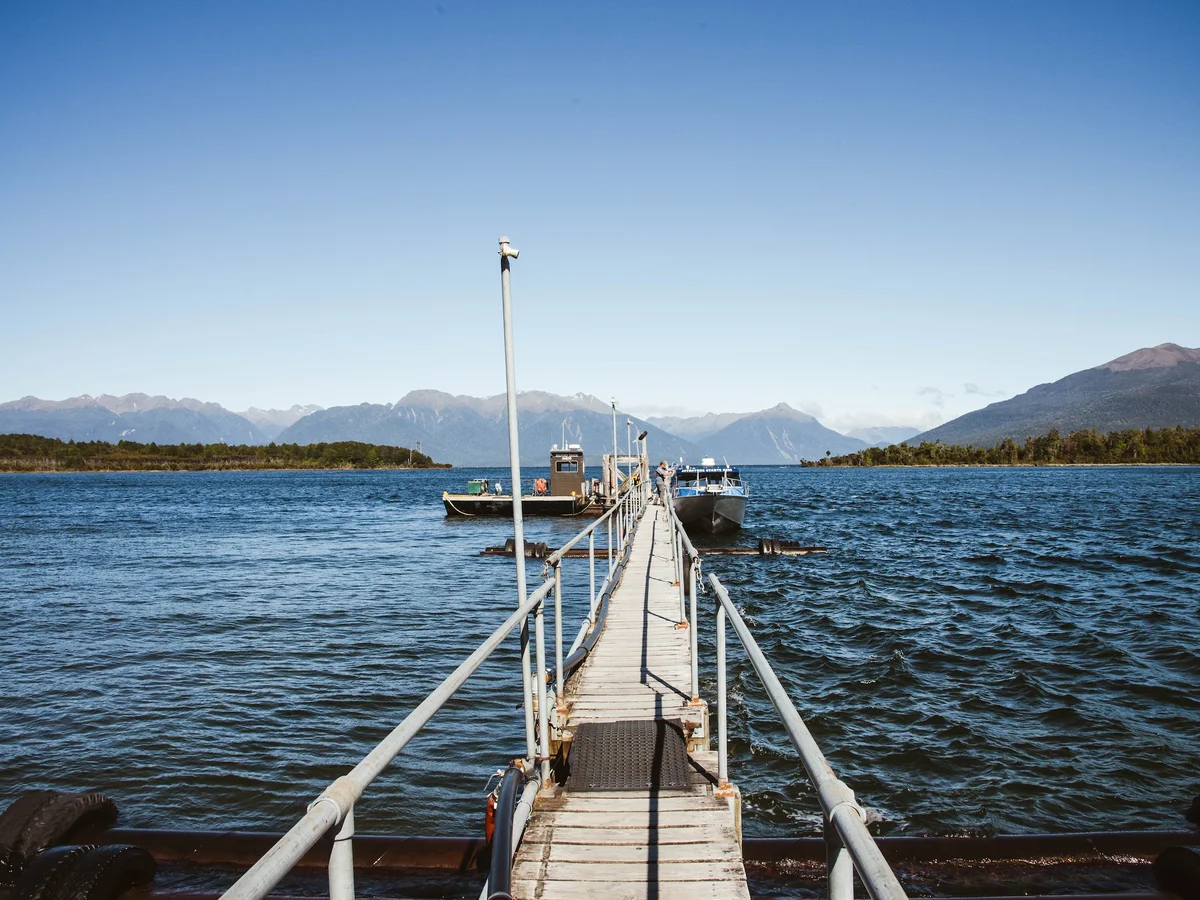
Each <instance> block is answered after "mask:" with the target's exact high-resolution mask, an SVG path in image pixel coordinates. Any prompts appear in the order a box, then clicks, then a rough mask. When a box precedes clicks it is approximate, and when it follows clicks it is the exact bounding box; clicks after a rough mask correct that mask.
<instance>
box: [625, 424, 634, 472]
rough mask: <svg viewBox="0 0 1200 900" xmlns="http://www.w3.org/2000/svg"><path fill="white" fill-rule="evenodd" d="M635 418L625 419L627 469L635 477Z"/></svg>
mask: <svg viewBox="0 0 1200 900" xmlns="http://www.w3.org/2000/svg"><path fill="white" fill-rule="evenodd" d="M632 457H633V419H626V420H625V470H626V472H627V473H628V477H629V478H632V477H633V458H632Z"/></svg>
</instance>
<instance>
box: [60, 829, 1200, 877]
mask: <svg viewBox="0 0 1200 900" xmlns="http://www.w3.org/2000/svg"><path fill="white" fill-rule="evenodd" d="M73 838H74V839H76V840H80V841H81V842H87V843H99V844H133V845H135V846H138V847H141V848H143V849H144V850H146V852H148V853H149V854H150V855H151V856H153V857H154V858H155V860H157V861H158V862H160V863H187V864H192V865H229V866H240V865H250V864H252V863H253V862H254V861H255V860H257V859H258V858H259V857H261V856H262V854H263V853H264V852H266V850H267V849H269V848H270V847H272V846H273V845H274V843H275V842H276V841H277V840H278V839H279V835H277V834H271V833H268V832H257V831H168V830H159V829H143V828H112V829H109V830H107V831H103V832H99V833H95V834H88V835H83V834H80V835H73ZM876 842H877V843H878V845H879V847H880V849H881V850H882V851H883V854H884V856H885V857H886V858H887V859H888V860H889V861H891V862H900V861H927V860H952V859H963V860H997V861H1003V860H1019V859H1053V858H1068V857H1070V858H1080V857H1105V856H1107V857H1114V856H1116V857H1121V856H1126V857H1136V858H1143V859H1149V858H1152V857H1154V856H1155V855H1157V854H1158V853H1160V852H1162V851H1163V850H1164V849H1166V848H1167V847H1171V846H1175V845H1188V846H1198V845H1200V832H1198V831H1195V830H1186V831H1101V832H1079V833H1068V834H1006V835H995V836H993V837H881V838H876ZM331 845H332V840H331V838H330V837H329V836H326V837H325V838H323V839H322V840H321V841H320V842H319V843H318V844H317V845H316V846H314V847H313V848H312V849H311V850H310V851H309V852H308V854H307V855H306V856H305V857H304V858H303V859H302V860H301V861H300V865H301V866H304V867H305V868H324V867H325V865H326V862H327V860H328V858H329V849H330V846H331ZM742 853H743V858H744V859H745V860H746V861H747V862H750V863H774V862H781V861H783V860H795V861H798V862H804V861H813V862H822V863H823V862H824V860H825V842H824V840H823V839H821V838H819V837H800V838H786V837H782V838H754V837H747V838H745V840H744V842H743V847H742ZM489 859H490V853H489V852H488V848H487V843H486V841H484V839H483V838H481V837H480V838H473V837H388V836H384V835H358V836H356V837H355V839H354V865H355V867H356V868H360V869H363V870H368V871H389V870H407V869H449V870H454V871H458V872H482V871H486V868H487V865H488V862H489Z"/></svg>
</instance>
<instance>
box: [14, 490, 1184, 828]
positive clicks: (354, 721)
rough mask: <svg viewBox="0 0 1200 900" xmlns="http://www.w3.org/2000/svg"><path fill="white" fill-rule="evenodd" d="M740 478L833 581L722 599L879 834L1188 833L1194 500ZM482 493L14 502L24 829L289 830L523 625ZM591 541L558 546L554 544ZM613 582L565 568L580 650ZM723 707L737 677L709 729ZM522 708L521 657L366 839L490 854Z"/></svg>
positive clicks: (726, 573) (467, 704)
mask: <svg viewBox="0 0 1200 900" xmlns="http://www.w3.org/2000/svg"><path fill="white" fill-rule="evenodd" d="M746 472H747V475H748V477H749V480H750V482H751V485H752V497H751V501H750V506H749V511H748V514H747V518H746V528H745V529H744V531H743V533H742V534H741V536H740V537H739V538H738V539H739V540H742V541H745V542H750V541H752V540H753V539H756V538H757V537H759V536H767V537H775V538H782V539H787V540H795V541H801V542H803V543H806V544H821V545H825V546H828V548H829V553H828V554H827V555H814V556H808V557H798V558H792V557H781V558H772V559H760V558H756V557H720V556H712V557H706V558H705V560H704V566H705V570H706V571H708V572H715V573H717V574H718V575H719V576H720V577H721V578H722V580H723V581H724V583H725V584H726V585H727V587H728V588H729V590H730V592H731V594H732V595H733V597H734V599H735V601H736V602H737V603H738V604H739V605H740V606H741V607H742V608H743V610H744V611H745V613H746V617H747V622H748V623H749V625H750V627H751V628H752V629H753V631H754V632H755V634H756V636H757V638H758V641H759V643H760V645H761V646H762V648H763V650H764V651H765V652H766V654H767V656H768V658H769V659H770V660H771V662H772V663H773V665H774V666H775V668H776V671H777V672H778V674H779V675H780V677H781V678H782V680H783V682H784V684H785V685H786V686H787V688H788V690H789V692H790V693H791V696H792V697H793V699H794V700H795V702H796V704H797V706H798V708H799V709H800V711H801V713H802V715H804V716H805V718H806V720H807V722H808V724H809V726H810V727H811V729H812V731H813V732H814V734H815V735H816V737H817V739H818V741H819V742H820V744H821V746H822V748H823V749H824V750H825V752H826V755H827V756H828V757H829V760H830V762H831V764H832V765H833V767H834V769H835V770H836V771H837V772H838V774H839V775H840V776H841V777H842V778H843V779H844V780H845V781H847V782H848V783H849V784H850V786H851V787H853V788H854V789H855V790H856V792H857V794H858V797H859V799H860V802H862V803H863V805H864V806H866V807H867V808H868V809H869V810H870V811H871V812H872V818H874V819H877V828H878V830H879V831H880V832H881V833H885V834H886V833H891V834H960V833H977V832H1035V831H1072V830H1085V829H1116V828H1142V827H1180V826H1182V825H1183V819H1182V810H1183V809H1184V808H1185V807H1186V805H1187V803H1188V802H1190V799H1191V797H1192V796H1194V795H1196V794H1198V793H1200V638H1198V635H1200V469H1194V468H1144V469H1118V468H1112V469H1109V468H1089V469H1019V470H1003V469H946V470H815V469H804V470H801V469H795V468H780V469H773V468H750V469H747V470H746ZM478 474H490V475H491V476H492V477H496V476H497V475H499V477H501V478H502V480H503V482H504V483H505V484H506V485H507V484H508V478H507V472H503V473H500V472H497V471H491V472H488V473H481V472H479V471H477V470H455V471H450V472H447V471H433V472H264V473H244V472H243V473H182V474H156V473H142V474H87V475H47V476H0V708H2V710H3V714H2V715H0V747H2V748H3V751H2V752H0V804H6V803H7V802H8V801H9V800H10V799H11V798H12V797H13V796H15V795H16V794H17V793H19V792H20V791H21V790H24V789H31V788H39V787H49V788H55V789H62V790H84V789H98V790H103V791H104V792H106V793H107V794H109V795H110V796H112V797H113V798H114V799H115V800H116V801H117V803H118V804H119V805H120V806H121V808H122V823H123V824H125V825H128V826H131V827H159V828H233V827H238V828H248V829H259V830H275V831H280V830H284V829H285V828H286V827H288V826H289V825H290V824H291V823H292V822H293V821H294V820H295V819H296V818H298V817H299V816H300V815H301V814H303V811H304V807H305V805H306V804H307V803H308V802H309V801H310V800H311V799H312V798H313V797H315V796H316V795H317V794H318V793H319V792H320V790H321V789H322V787H324V785H325V784H327V783H328V782H329V781H331V780H333V779H334V778H335V777H337V776H338V775H339V774H342V773H343V772H344V771H345V770H346V769H348V768H349V767H350V766H351V765H352V764H353V763H354V762H356V761H357V760H358V759H359V758H360V757H361V755H362V754H363V753H365V752H366V751H367V750H368V749H370V747H371V746H373V744H374V743H375V742H376V741H378V740H379V739H380V738H381V737H382V736H383V735H384V734H385V733H386V732H387V731H388V730H390V728H391V727H393V726H394V725H395V724H396V723H398V722H399V721H400V720H401V719H402V718H403V716H404V715H405V714H406V713H407V712H408V711H409V710H411V709H412V708H413V707H414V706H415V705H416V703H417V702H419V701H420V699H421V698H423V697H424V696H425V694H426V693H427V692H428V691H429V690H430V689H431V688H432V687H434V686H435V685H436V684H437V682H438V681H439V680H440V679H441V678H443V677H444V676H445V675H446V674H447V673H449V671H450V670H451V669H452V668H453V667H454V666H455V665H456V664H457V663H458V662H459V661H461V660H462V659H463V658H464V657H465V656H466V655H467V654H468V653H469V652H470V651H471V650H473V649H474V648H475V647H476V646H477V645H478V644H479V642H480V641H481V640H482V639H483V638H484V637H485V636H486V635H487V634H488V633H489V632H490V631H491V630H492V629H493V628H494V627H495V625H497V624H498V623H499V622H500V621H502V619H503V618H504V617H505V616H506V615H507V614H508V611H509V610H510V609H511V608H512V607H513V605H514V604H515V588H514V581H513V570H514V562H513V560H506V559H498V558H497V559H491V558H481V557H480V556H479V555H478V553H479V551H480V550H482V549H483V548H484V547H485V546H488V545H494V544H501V543H503V541H504V538H505V537H506V536H508V535H509V534H510V533H511V526H509V527H506V526H505V524H504V523H503V522H500V521H495V520H491V521H489V520H478V519H477V520H447V519H446V518H445V517H444V515H443V509H442V505H441V501H440V495H441V492H442V490H443V489H445V488H449V489H457V488H460V487H461V485H462V484H463V483H464V480H465V479H466V478H468V477H472V476H474V475H478ZM531 474H533V473H531ZM579 527H581V522H580V520H554V521H550V520H541V521H538V520H534V521H533V522H531V523H530V527H529V531H530V538H531V539H534V540H545V541H547V542H549V543H550V544H551V545H552V546H557V545H558V544H560V543H561V542H562V540H563V539H564V538H565V537H567V536H569V535H571V534H573V533H574V532H575V531H576V530H577V529H578V528H579ZM586 571H587V561H586V560H569V561H568V563H567V569H566V572H567V585H568V592H569V597H568V604H567V605H568V611H569V620H568V626H567V628H566V631H567V633H568V634H572V635H573V634H574V632H575V630H576V628H577V624H578V622H579V620H580V616H581V614H582V610H583V609H584V608H585V607H586V603H587V600H586V586H585V583H584V579H585V578H586ZM530 577H531V582H533V583H536V579H537V577H538V569H537V566H536V564H534V565H531V567H530ZM701 601H702V610H704V612H702V621H701V631H700V639H701V650H702V653H703V654H704V657H705V660H706V662H708V663H709V664H711V661H712V636H713V621H712V615H711V612H712V606H711V602H712V598H711V597H702V598H701ZM548 624H549V617H548ZM551 633H552V632H551ZM730 658H731V665H732V666H733V670H732V673H731V686H732V698H731V707H732V709H731V713H732V717H733V719H732V727H733V740H732V743H731V753H732V762H731V770H732V775H733V780H734V781H735V782H736V783H738V784H739V785H740V786H741V788H742V790H743V792H744V795H745V800H746V807H745V827H746V831H747V833H749V834H756V835H784V834H811V833H814V832H815V831H816V830H817V828H818V823H819V817H818V815H817V804H816V801H815V798H814V796H813V795H812V792H811V790H810V789H809V788H808V786H807V782H806V780H805V778H804V776H803V773H802V770H801V769H800V768H799V766H798V763H797V762H796V759H795V755H794V753H793V752H792V749H791V747H790V744H789V743H788V741H787V738H786V735H785V734H784V732H783V730H782V728H781V727H780V726H779V725H778V722H777V720H776V718H775V716H774V712H773V709H772V708H771V707H770V705H769V703H768V702H767V701H766V699H765V696H764V694H763V692H762V689H761V686H760V685H759V683H758V682H757V679H756V677H755V676H754V674H753V671H752V670H750V668H749V667H748V665H747V664H746V662H745V659H744V657H743V656H742V655H741V654H740V652H739V650H738V648H737V647H734V646H732V645H731V657H730ZM713 685H714V680H713V673H712V671H711V665H710V666H709V668H707V669H706V670H705V671H704V679H703V684H702V690H703V691H704V693H705V695H706V696H707V697H708V698H709V699H710V700H711V698H712V696H713ZM519 693H520V692H519V667H518V665H517V658H516V641H515V638H514V639H511V640H510V641H509V642H507V643H506V644H505V646H504V647H503V648H501V651H499V652H498V653H497V654H496V655H495V656H494V657H493V658H492V659H491V660H490V661H489V662H488V663H487V664H486V665H485V667H484V669H483V670H482V671H481V672H480V674H479V675H477V676H476V677H475V678H473V679H472V680H471V681H470V682H468V684H467V685H466V687H465V688H464V689H463V690H462V691H461V692H460V693H459V695H458V696H457V697H456V698H455V699H454V701H453V702H452V703H451V705H450V706H449V707H448V708H447V709H445V710H444V711H443V712H442V713H441V714H440V715H439V716H438V717H436V718H435V719H434V722H433V723H432V725H431V727H430V728H429V729H428V730H427V731H426V732H425V733H423V734H422V735H421V736H420V737H418V738H417V739H416V740H415V741H414V742H413V743H412V744H410V745H409V747H408V749H407V750H406V751H405V753H404V754H402V756H401V757H399V758H398V760H397V761H396V763H395V764H393V766H392V768H391V769H390V770H389V771H388V773H386V774H385V775H384V776H383V777H382V778H381V779H380V780H379V781H378V782H377V783H376V785H375V786H374V787H373V788H372V790H370V791H369V792H368V794H367V795H366V798H365V799H364V801H363V802H362V803H361V804H360V806H359V809H358V827H359V830H360V831H361V832H388V833H394V834H477V833H478V832H479V831H480V829H481V814H482V813H481V810H482V804H483V796H484V786H485V784H486V782H487V781H488V777H489V775H490V774H491V773H492V772H493V771H494V770H495V769H496V768H497V767H499V766H501V765H503V764H504V762H505V761H506V760H507V759H510V758H512V757H514V756H517V755H520V754H521V753H522V752H523V746H524V744H523V732H522V724H521V723H522V719H521V715H520V711H519V700H520V697H519Z"/></svg>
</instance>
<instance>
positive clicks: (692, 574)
mask: <svg viewBox="0 0 1200 900" xmlns="http://www.w3.org/2000/svg"><path fill="white" fill-rule="evenodd" d="M699 575H700V560H699V559H698V558H696V559H693V560H692V564H691V565H690V566H688V593H690V594H691V595H692V633H691V636H690V637H691V642H692V704H693V705H695V706H699V705H700V651H699V649H698V645H699V638H698V637H697V636H698V634H699V633H700V622H699V620H698V619H697V618H696V580H697V578H698V577H699ZM704 739H705V741H707V740H708V735H705V736H704Z"/></svg>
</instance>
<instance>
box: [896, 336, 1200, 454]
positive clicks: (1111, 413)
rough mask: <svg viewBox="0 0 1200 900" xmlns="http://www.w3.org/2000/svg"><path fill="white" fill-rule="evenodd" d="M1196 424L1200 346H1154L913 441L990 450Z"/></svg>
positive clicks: (1199, 405)
mask: <svg viewBox="0 0 1200 900" xmlns="http://www.w3.org/2000/svg"><path fill="white" fill-rule="evenodd" d="M1177 425H1182V426H1185V427H1193V426H1196V425H1200V349H1189V348H1187V347H1181V346H1179V345H1178V344H1159V345H1158V346H1157V347H1147V348H1144V349H1141V350H1135V351H1134V352H1133V353H1128V354H1126V355H1125V356H1121V357H1118V358H1117V359H1114V360H1112V361H1111V362H1107V363H1104V364H1103V365H1101V366H1096V367H1095V368H1094V369H1085V370H1084V371H1082V372H1076V373H1074V374H1073V375H1068V376H1067V377H1066V378H1061V379H1059V380H1058V381H1055V382H1053V383H1051V384H1039V385H1037V386H1036V387H1033V388H1030V389H1029V390H1028V391H1026V392H1025V393H1023V394H1020V395H1019V396H1016V397H1013V398H1012V399H1011V400H1003V401H1001V402H999V403H992V404H990V405H988V406H986V407H984V408H983V409H979V410H975V411H974V412H969V413H967V414H966V415H964V416H959V417H958V418H957V419H954V420H952V421H950V422H947V423H945V424H944V425H939V426H938V427H937V428H934V429H931V430H929V431H926V432H925V433H923V434H920V435H918V436H916V437H915V438H913V439H912V441H911V443H914V444H916V443H920V442H921V441H941V442H942V443H943V444H959V445H966V444H974V445H975V446H977V447H991V446H994V445H995V444H997V443H999V442H1000V441H1002V440H1004V439H1005V438H1006V437H1011V438H1012V439H1013V440H1015V441H1018V442H1021V441H1024V440H1025V439H1026V438H1027V437H1036V436H1038V435H1043V434H1047V433H1048V432H1049V431H1050V430H1051V429H1057V430H1058V431H1060V432H1062V433H1066V432H1069V431H1079V430H1082V429H1086V428H1094V429H1096V430H1097V431H1101V432H1111V431H1120V430H1123V429H1129V428H1170V427H1174V426H1177Z"/></svg>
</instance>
